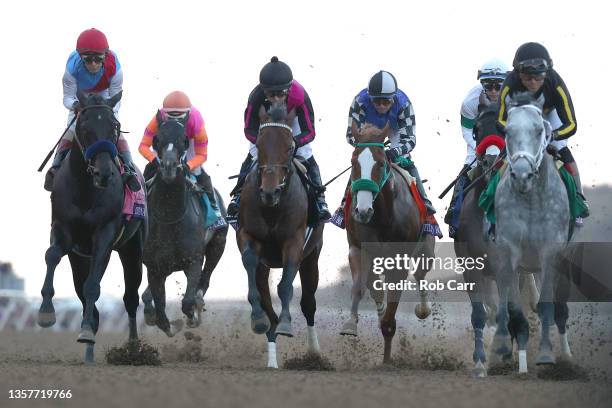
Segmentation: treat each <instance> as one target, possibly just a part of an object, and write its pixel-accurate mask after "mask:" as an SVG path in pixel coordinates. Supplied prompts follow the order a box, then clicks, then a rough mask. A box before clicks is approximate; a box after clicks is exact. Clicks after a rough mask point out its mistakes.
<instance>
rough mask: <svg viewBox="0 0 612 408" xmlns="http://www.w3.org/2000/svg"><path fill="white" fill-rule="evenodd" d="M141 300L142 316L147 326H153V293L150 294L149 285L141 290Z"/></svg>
mask: <svg viewBox="0 0 612 408" xmlns="http://www.w3.org/2000/svg"><path fill="white" fill-rule="evenodd" d="M142 302H143V303H144V318H145V323H146V325H147V326H155V308H154V307H153V295H152V294H151V286H149V285H147V288H146V289H145V291H144V292H142Z"/></svg>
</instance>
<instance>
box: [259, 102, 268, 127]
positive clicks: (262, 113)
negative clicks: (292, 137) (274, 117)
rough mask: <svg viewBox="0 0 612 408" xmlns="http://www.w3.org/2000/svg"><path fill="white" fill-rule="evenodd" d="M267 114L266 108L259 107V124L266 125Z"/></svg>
mask: <svg viewBox="0 0 612 408" xmlns="http://www.w3.org/2000/svg"><path fill="white" fill-rule="evenodd" d="M268 118H269V116H268V112H266V108H264V107H263V105H261V106H260V107H259V123H266V122H267V121H268Z"/></svg>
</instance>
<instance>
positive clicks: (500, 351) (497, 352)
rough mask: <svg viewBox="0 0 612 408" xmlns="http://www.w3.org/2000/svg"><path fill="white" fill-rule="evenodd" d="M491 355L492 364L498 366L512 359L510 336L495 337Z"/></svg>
mask: <svg viewBox="0 0 612 408" xmlns="http://www.w3.org/2000/svg"><path fill="white" fill-rule="evenodd" d="M490 350H491V351H490V353H489V361H490V364H493V365H496V364H500V363H504V362H507V361H508V360H511V359H512V343H510V336H508V335H495V336H494V337H493V342H492V343H491V347H490Z"/></svg>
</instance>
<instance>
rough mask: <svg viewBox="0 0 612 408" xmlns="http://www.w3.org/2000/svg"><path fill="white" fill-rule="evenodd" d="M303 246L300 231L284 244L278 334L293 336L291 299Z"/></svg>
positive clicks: (279, 286) (279, 284)
mask: <svg viewBox="0 0 612 408" xmlns="http://www.w3.org/2000/svg"><path fill="white" fill-rule="evenodd" d="M303 247H304V234H302V233H299V232H298V234H297V236H296V237H295V238H292V239H289V240H287V241H285V243H284V244H283V275H282V277H281V280H280V282H279V283H278V287H277V291H278V297H279V298H280V300H281V306H282V309H281V312H280V315H279V319H278V326H276V334H280V335H283V336H288V337H293V329H292V328H291V312H290V311H289V306H290V305H291V299H293V281H294V280H295V275H296V274H297V272H298V268H299V266H300V264H301V261H302V259H301V258H302V253H303V252H302V250H303Z"/></svg>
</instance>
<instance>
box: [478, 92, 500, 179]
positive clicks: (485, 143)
mask: <svg viewBox="0 0 612 408" xmlns="http://www.w3.org/2000/svg"><path fill="white" fill-rule="evenodd" d="M498 112H499V104H489V105H479V106H478V116H477V117H476V123H475V124H474V139H475V141H476V153H477V154H478V164H479V165H480V166H481V168H482V171H483V172H486V174H487V176H486V177H485V181H486V182H488V181H489V179H490V175H491V172H488V171H487V170H489V169H490V168H491V167H492V166H501V164H502V162H501V160H498V157H499V154H500V153H501V151H502V149H503V148H504V147H505V141H504V137H503V136H502V132H500V131H499V129H498V127H497V115H498Z"/></svg>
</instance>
